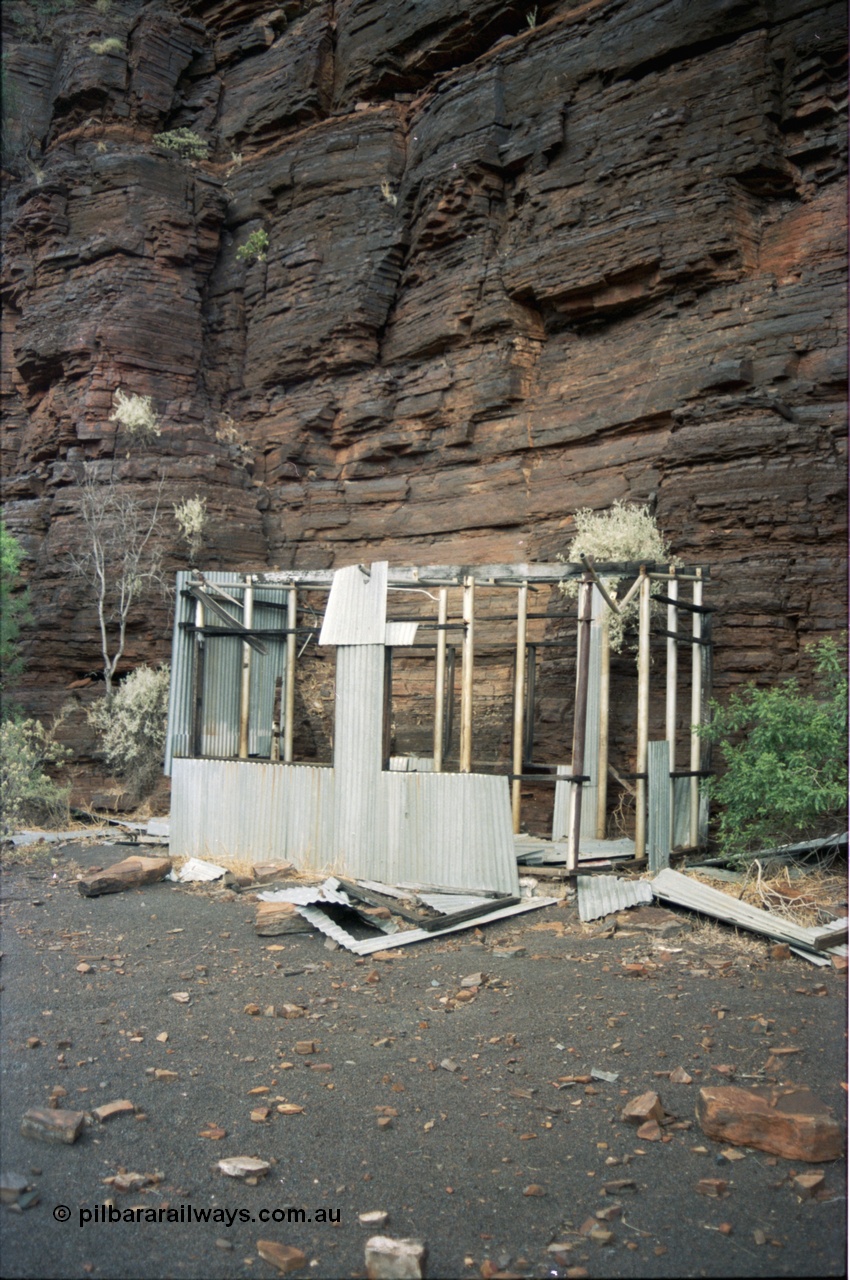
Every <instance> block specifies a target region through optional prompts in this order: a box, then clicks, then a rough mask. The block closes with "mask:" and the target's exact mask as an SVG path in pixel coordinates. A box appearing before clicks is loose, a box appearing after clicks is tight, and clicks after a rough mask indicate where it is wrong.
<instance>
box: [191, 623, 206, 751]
mask: <svg viewBox="0 0 850 1280" xmlns="http://www.w3.org/2000/svg"><path fill="white" fill-rule="evenodd" d="M203 626H204V606H203V604H202V602H201V601H200V600H197V599H196V600H195V662H194V666H193V668H192V755H194V756H202V755H203V754H204V657H205V654H206V646H205V643H204V641H205V639H206V637H205V636H204V632H203Z"/></svg>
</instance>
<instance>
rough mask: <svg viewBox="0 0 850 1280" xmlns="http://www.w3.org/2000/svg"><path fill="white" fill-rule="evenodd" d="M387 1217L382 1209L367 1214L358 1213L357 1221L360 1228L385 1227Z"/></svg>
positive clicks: (372, 1210)
mask: <svg viewBox="0 0 850 1280" xmlns="http://www.w3.org/2000/svg"><path fill="white" fill-rule="evenodd" d="M389 1216H390V1215H389V1214H388V1213H386V1212H385V1211H384V1210H383V1209H371V1210H370V1211H369V1212H368V1213H358V1215H357V1220H358V1222H359V1223H360V1225H361V1227H385V1226H386V1225H387V1222H388V1221H389Z"/></svg>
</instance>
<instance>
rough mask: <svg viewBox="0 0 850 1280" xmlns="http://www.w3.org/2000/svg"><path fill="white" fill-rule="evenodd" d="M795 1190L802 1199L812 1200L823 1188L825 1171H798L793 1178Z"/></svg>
mask: <svg viewBox="0 0 850 1280" xmlns="http://www.w3.org/2000/svg"><path fill="white" fill-rule="evenodd" d="M793 1186H794V1190H795V1192H796V1193H797V1195H798V1196H799V1198H800V1199H801V1200H811V1199H812V1197H813V1196H814V1195H815V1194H816V1193H817V1192H818V1191H822V1190H823V1186H824V1175H823V1173H820V1172H818V1173H798V1174H797V1175H796V1177H795V1178H794V1180H793Z"/></svg>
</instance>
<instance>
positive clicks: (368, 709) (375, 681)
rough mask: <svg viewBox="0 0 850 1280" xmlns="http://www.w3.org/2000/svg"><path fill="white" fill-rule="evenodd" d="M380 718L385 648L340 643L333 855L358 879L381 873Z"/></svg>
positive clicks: (338, 652)
mask: <svg viewBox="0 0 850 1280" xmlns="http://www.w3.org/2000/svg"><path fill="white" fill-rule="evenodd" d="M383 720H384V646H383V644H370V645H365V644H364V645H341V646H340V647H339V649H338V650H337V657H336V714H335V729H334V772H335V774H336V793H335V814H334V818H335V856H336V857H337V858H339V859H340V860H341V862H342V863H344V864H345V865H346V866H348V867H352V866H355V865H356V866H357V867H358V868H359V870H358V872H357V874H358V875H366V876H379V875H380V871H381V861H380V858H379V857H378V856H377V851H378V850H379V849H381V848H383V847H384V846H385V843H386V841H385V828H383V827H382V826H380V825H379V823H380V822H381V817H382V815H381V813H380V811H379V805H378V802H377V801H378V797H377V788H376V781H377V779H378V777H379V776H380V773H381V764H382V752H383ZM373 850H374V852H372V851H373Z"/></svg>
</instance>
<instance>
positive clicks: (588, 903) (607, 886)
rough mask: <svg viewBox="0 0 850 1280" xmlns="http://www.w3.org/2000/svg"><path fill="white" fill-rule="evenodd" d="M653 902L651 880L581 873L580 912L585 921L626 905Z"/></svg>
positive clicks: (634, 905)
mask: <svg viewBox="0 0 850 1280" xmlns="http://www.w3.org/2000/svg"><path fill="white" fill-rule="evenodd" d="M651 902H652V885H651V884H650V882H649V881H648V880H621V879H620V877H619V876H579V877H578V913H579V917H580V919H581V920H582V921H583V922H584V923H585V924H586V923H587V922H588V921H589V920H598V919H599V918H600V916H610V915H613V914H614V912H615V911H624V910H625V909H626V908H627V907H637V906H640V905H641V904H642V903H651Z"/></svg>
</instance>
